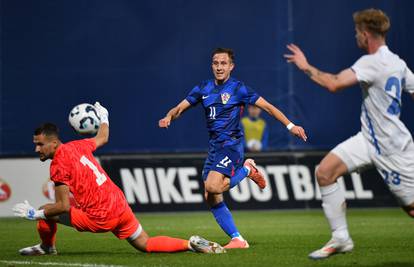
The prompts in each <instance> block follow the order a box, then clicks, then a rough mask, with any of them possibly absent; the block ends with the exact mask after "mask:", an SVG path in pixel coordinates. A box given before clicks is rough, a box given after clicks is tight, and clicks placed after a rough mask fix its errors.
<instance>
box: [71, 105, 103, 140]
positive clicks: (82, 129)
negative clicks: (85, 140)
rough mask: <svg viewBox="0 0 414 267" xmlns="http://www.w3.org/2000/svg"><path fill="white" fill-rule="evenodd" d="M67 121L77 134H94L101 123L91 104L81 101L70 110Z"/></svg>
mask: <svg viewBox="0 0 414 267" xmlns="http://www.w3.org/2000/svg"><path fill="white" fill-rule="evenodd" d="M69 123H70V125H71V126H72V128H73V129H74V130H75V131H76V132H77V133H79V134H95V133H96V132H97V131H98V129H99V125H100V124H101V119H100V118H99V116H98V113H97V112H96V109H95V107H94V106H93V105H91V104H87V103H83V104H79V105H77V106H75V107H74V108H73V109H72V110H71V111H70V113H69Z"/></svg>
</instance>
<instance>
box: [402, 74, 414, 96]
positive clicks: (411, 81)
mask: <svg viewBox="0 0 414 267" xmlns="http://www.w3.org/2000/svg"><path fill="white" fill-rule="evenodd" d="M403 90H404V91H406V92H407V93H410V94H414V74H413V72H412V71H411V70H410V69H409V68H408V67H407V68H406V73H405V85H404V86H403Z"/></svg>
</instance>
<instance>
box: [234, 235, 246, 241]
mask: <svg viewBox="0 0 414 267" xmlns="http://www.w3.org/2000/svg"><path fill="white" fill-rule="evenodd" d="M235 238H237V239H239V240H240V241H244V238H243V237H242V236H241V235H239V236H236V237H233V238H232V239H235Z"/></svg>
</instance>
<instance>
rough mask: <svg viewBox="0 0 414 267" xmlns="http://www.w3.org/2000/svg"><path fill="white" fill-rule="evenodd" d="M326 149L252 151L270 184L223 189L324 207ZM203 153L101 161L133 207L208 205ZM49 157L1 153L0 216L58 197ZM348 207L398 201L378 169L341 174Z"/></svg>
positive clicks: (244, 204) (236, 200)
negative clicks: (321, 182) (320, 169)
mask: <svg viewBox="0 0 414 267" xmlns="http://www.w3.org/2000/svg"><path fill="white" fill-rule="evenodd" d="M323 155H324V153H311V152H300V153H299V152H296V153H261V154H255V155H250V156H254V158H255V159H256V162H257V163H258V165H259V168H260V170H261V171H262V172H263V173H264V174H265V178H266V179H267V182H268V186H267V187H266V188H265V189H264V190H260V189H259V188H258V187H257V185H255V184H254V183H253V182H251V181H250V180H248V179H245V180H243V181H242V182H241V183H240V184H239V185H238V186H237V187H235V188H233V189H232V190H231V191H230V192H229V193H226V194H225V201H226V202H227V204H228V206H229V207H231V208H232V209H236V210H253V209H303V208H320V206H321V200H320V192H319V188H318V186H317V183H316V182H315V177H314V170H315V167H316V166H317V164H318V163H319V161H320V160H321V159H322V157H323ZM205 156H206V155H205V154H186V153H182V154H158V155H144V154H143V155H105V156H101V157H99V160H100V162H101V165H102V166H103V168H104V169H105V170H106V172H107V173H108V175H109V176H110V177H111V179H112V180H113V181H114V182H115V183H116V184H117V185H118V186H119V187H120V188H121V189H122V190H123V192H124V194H125V196H126V199H127V201H128V203H129V204H130V206H131V207H132V209H133V210H134V211H135V212H155V211H157V212H158V211H172V212H175V211H198V210H207V209H208V207H207V205H206V204H205V203H204V200H203V197H204V196H203V195H204V194H203V192H204V187H203V183H202V181H201V178H200V177H201V171H202V167H203V162H204V159H205ZM49 164H50V163H48V162H44V163H40V162H39V160H38V159H34V158H32V159H0V216H12V211H11V208H12V206H13V205H14V204H16V203H18V202H22V201H23V200H25V199H27V200H29V201H30V202H31V204H33V205H34V206H35V207H38V206H40V205H41V204H44V203H46V202H50V201H53V200H54V191H53V183H51V182H50V181H49V178H48V177H49V175H48V168H49ZM339 181H340V183H341V185H342V189H343V190H345V196H346V199H347V205H348V206H350V207H391V206H397V202H396V201H395V200H394V198H393V197H392V195H391V194H390V192H388V189H387V188H386V186H385V184H384V182H383V181H382V178H381V176H380V175H379V174H378V173H377V172H376V171H375V170H368V171H366V172H363V173H361V174H359V173H352V174H351V175H348V176H345V177H344V178H340V180H339Z"/></svg>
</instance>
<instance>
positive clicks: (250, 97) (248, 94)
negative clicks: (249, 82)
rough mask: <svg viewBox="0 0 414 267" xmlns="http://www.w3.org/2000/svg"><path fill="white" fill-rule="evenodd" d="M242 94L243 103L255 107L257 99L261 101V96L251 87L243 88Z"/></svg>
mask: <svg viewBox="0 0 414 267" xmlns="http://www.w3.org/2000/svg"><path fill="white" fill-rule="evenodd" d="M240 90H241V93H242V102H243V103H245V104H251V105H254V104H255V103H256V101H257V99H259V97H260V96H259V95H258V94H257V93H256V92H255V91H254V90H253V89H251V88H250V87H248V86H244V85H243V86H242V87H241V88H240Z"/></svg>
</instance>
